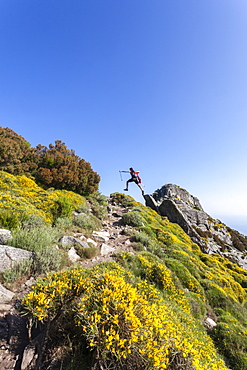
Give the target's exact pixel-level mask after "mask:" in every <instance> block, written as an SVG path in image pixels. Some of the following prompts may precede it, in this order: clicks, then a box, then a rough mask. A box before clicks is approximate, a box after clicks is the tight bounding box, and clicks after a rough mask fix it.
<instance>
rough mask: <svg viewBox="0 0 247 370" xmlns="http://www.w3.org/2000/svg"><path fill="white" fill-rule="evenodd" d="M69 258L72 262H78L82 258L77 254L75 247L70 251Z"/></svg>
mask: <svg viewBox="0 0 247 370" xmlns="http://www.w3.org/2000/svg"><path fill="white" fill-rule="evenodd" d="M68 257H69V259H70V261H71V262H76V261H78V260H79V259H80V258H81V257H80V256H79V255H78V254H77V252H76V249H75V248H74V247H71V248H70V250H69V251H68Z"/></svg>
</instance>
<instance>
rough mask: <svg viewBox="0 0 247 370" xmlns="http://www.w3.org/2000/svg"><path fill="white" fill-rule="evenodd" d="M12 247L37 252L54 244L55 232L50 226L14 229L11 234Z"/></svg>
mask: <svg viewBox="0 0 247 370" xmlns="http://www.w3.org/2000/svg"><path fill="white" fill-rule="evenodd" d="M12 235H13V239H12V241H11V243H10V244H11V245H12V247H16V248H21V249H26V250H27V251H31V252H37V251H39V250H42V249H44V248H46V247H48V246H51V245H52V244H54V243H55V242H56V235H57V230H55V229H53V228H52V227H50V226H44V227H42V228H40V227H34V228H33V229H31V230H28V229H16V230H14V231H13V233H12Z"/></svg>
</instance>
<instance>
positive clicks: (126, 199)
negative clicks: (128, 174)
mask: <svg viewBox="0 0 247 370" xmlns="http://www.w3.org/2000/svg"><path fill="white" fill-rule="evenodd" d="M110 197H111V199H112V200H113V201H114V202H116V203H117V204H121V205H122V206H123V207H125V208H128V207H133V202H134V201H135V200H134V198H132V197H130V196H129V195H125V194H121V193H113V194H111V195H110Z"/></svg>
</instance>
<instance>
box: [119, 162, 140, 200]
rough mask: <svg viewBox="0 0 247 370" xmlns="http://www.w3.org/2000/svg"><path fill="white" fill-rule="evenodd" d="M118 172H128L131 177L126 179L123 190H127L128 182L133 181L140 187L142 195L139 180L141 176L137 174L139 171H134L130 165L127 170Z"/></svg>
mask: <svg viewBox="0 0 247 370" xmlns="http://www.w3.org/2000/svg"><path fill="white" fill-rule="evenodd" d="M119 172H129V173H130V175H131V178H130V179H129V180H127V181H126V189H124V191H128V187H129V183H130V182H135V183H136V185H137V186H138V187H139V188H140V189H141V192H142V195H144V190H143V189H142V187H141V185H140V182H141V178H140V177H139V176H138V174H139V172H140V171H134V170H133V168H132V167H130V170H129V171H119Z"/></svg>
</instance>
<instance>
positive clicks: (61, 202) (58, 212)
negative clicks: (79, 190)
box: [52, 197, 73, 220]
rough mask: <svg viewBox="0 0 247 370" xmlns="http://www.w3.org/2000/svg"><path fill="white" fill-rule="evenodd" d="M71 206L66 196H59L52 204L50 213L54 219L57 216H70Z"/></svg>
mask: <svg viewBox="0 0 247 370" xmlns="http://www.w3.org/2000/svg"><path fill="white" fill-rule="evenodd" d="M72 211H73V206H72V204H71V202H70V200H69V199H67V198H66V197H61V198H59V199H58V200H57V201H56V202H55V203H54V205H53V208H52V214H53V217H54V220H56V219H57V218H59V217H71V215H72Z"/></svg>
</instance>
